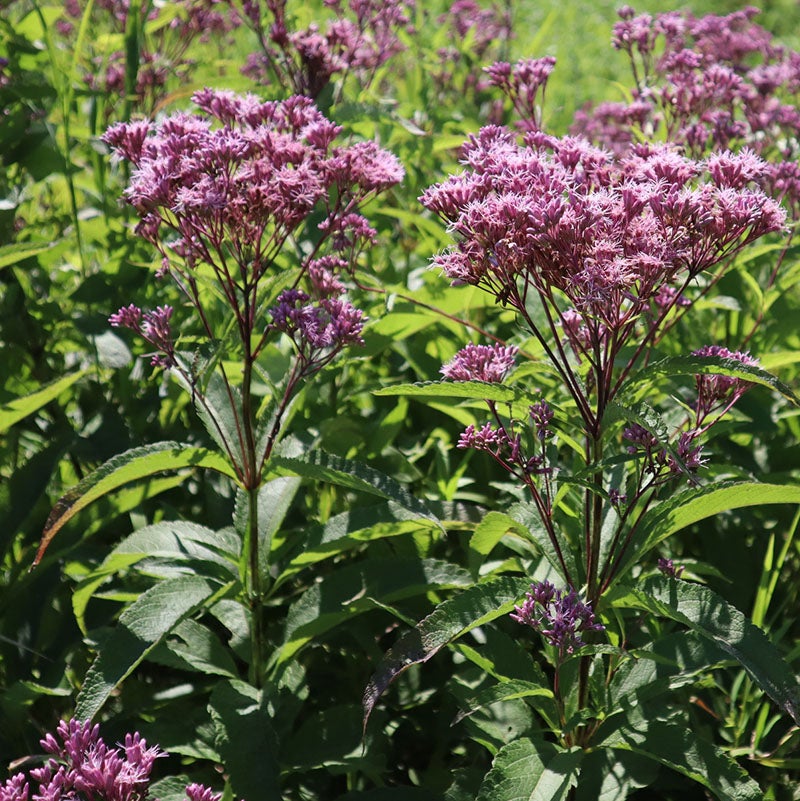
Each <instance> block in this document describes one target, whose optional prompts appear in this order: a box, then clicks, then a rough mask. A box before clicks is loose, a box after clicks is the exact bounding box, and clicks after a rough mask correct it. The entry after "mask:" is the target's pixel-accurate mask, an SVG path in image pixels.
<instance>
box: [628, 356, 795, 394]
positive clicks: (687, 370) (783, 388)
mask: <svg viewBox="0 0 800 801" xmlns="http://www.w3.org/2000/svg"><path fill="white" fill-rule="evenodd" d="M706 374H714V375H726V376H730V377H731V378H740V379H741V380H742V381H748V382H750V383H751V384H760V385H761V386H764V387H768V388H769V389H771V390H774V391H775V392H778V393H780V394H781V395H783V396H784V397H785V398H787V399H788V400H790V401H791V402H792V403H793V404H794V405H795V406H800V398H798V397H797V395H796V394H795V393H794V392H793V391H792V389H791V387H788V386H787V385H786V384H784V383H783V382H782V381H781V380H780V379H778V378H777V377H776V376H774V375H773V374H772V373H769V372H767V371H766V370H763V369H762V368H761V367H755V366H752V365H747V364H742V363H741V362H740V361H739V360H738V359H730V358H724V357H720V356H670V357H669V358H666V359H661V360H660V361H658V362H655V363H654V364H651V365H648V366H647V367H645V368H643V369H642V370H639V371H638V372H637V373H636V374H635V375H633V376H631V378H630V379H629V380H628V381H627V382H626V384H625V388H624V389H623V392H626V391H627V390H628V389H629V388H632V387H635V385H636V384H641V383H643V382H646V381H651V380H652V379H654V378H657V377H660V376H665V375H667V376H676V375H706Z"/></svg>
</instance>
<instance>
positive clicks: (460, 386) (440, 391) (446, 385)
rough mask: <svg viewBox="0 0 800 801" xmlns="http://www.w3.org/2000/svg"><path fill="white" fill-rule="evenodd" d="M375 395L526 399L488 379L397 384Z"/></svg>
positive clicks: (378, 391) (384, 388)
mask: <svg viewBox="0 0 800 801" xmlns="http://www.w3.org/2000/svg"><path fill="white" fill-rule="evenodd" d="M373 394H375V395H404V396H406V397H414V398H465V399H471V400H490V401H497V402H499V403H513V402H514V401H521V400H524V398H525V395H524V393H522V392H520V390H518V389H515V388H514V387H510V386H508V385H506V384H494V383H488V382H486V381H424V382H422V383H416V384H397V385H396V386H392V387H383V388H381V389H376V390H374V392H373Z"/></svg>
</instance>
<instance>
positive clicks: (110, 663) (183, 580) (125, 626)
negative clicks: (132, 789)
mask: <svg viewBox="0 0 800 801" xmlns="http://www.w3.org/2000/svg"><path fill="white" fill-rule="evenodd" d="M224 590H225V588H224V587H223V588H222V589H221V588H220V585H219V584H217V583H212V582H210V581H207V580H206V579H203V578H199V577H197V576H180V577H179V578H175V579H167V580H165V581H160V582H159V583H158V584H156V585H155V586H154V587H151V588H150V589H149V590H147V591H146V592H145V593H143V594H142V595H141V596H140V597H139V598H138V599H137V600H136V601H135V602H134V603H132V604H131V605H130V606H129V607H128V608H127V609H126V610H125V611H124V612H123V613H122V615H120V618H119V623H118V625H117V627H116V628H115V629H114V631H113V632H112V633H111V636H110V637H109V638H108V639H107V640H106V641H105V642H104V643H103V645H102V646H101V648H100V651H99V653H98V655H97V658H96V659H95V660H94V662H93V663H92V666H91V667H90V668H89V672H88V673H87V674H86V678H85V679H84V682H83V686H82V687H81V691H80V693H78V699H77V701H76V705H75V715H76V717H77V718H78V719H80V720H89V719H91V718H93V717H94V716H95V715H96V714H97V712H98V711H99V710H100V708H101V707H102V706H103V704H104V703H105V702H106V700H107V698H108V696H109V695H111V692H112V691H113V690H114V688H115V687H116V686H117V685H118V684H119V683H120V682H121V681H123V679H125V678H126V677H127V676H129V675H130V674H131V673H132V672H133V670H134V669H135V668H136V666H137V665H138V664H139V663H140V662H141V661H142V660H143V659H144V658H145V657H146V656H147V654H148V653H149V652H150V651H151V650H152V649H153V648H154V647H155V646H156V645H157V644H158V643H159V642H160V641H161V639H162V638H163V637H164V636H165V635H166V634H167V633H168V632H169V631H171V630H172V629H173V628H174V627H175V626H176V625H177V624H178V623H179V622H180V621H181V620H183V619H184V618H185V617H187V616H188V615H190V614H192V612H194V611H195V610H196V609H197V608H198V607H200V606H201V605H203V604H204V603H206V602H207V601H208V600H209V599H210V598H212V597H213V596H214V595H215V594H221V592H222V591H224Z"/></svg>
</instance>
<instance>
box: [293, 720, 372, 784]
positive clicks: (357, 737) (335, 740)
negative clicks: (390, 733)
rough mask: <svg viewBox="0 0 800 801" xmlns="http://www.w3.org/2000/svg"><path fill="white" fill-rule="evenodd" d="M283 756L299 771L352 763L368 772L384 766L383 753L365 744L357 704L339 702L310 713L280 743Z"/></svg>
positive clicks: (294, 769) (354, 766) (350, 765)
mask: <svg viewBox="0 0 800 801" xmlns="http://www.w3.org/2000/svg"><path fill="white" fill-rule="evenodd" d="M281 757H282V762H283V764H284V765H285V766H287V767H288V768H289V770H292V771H298V772H305V771H310V770H314V769H315V768H325V767H333V766H349V767H350V768H351V769H358V770H360V771H361V772H363V773H368V772H370V771H371V770H376V771H380V770H381V769H382V768H383V766H384V763H383V755H382V754H380V755H379V753H377V751H376V750H374V749H368V748H365V747H364V743H363V742H362V740H361V710H360V709H359V707H358V705H356V704H347V705H344V704H338V705H336V706H333V707H330V708H327V709H323V710H322V711H320V712H317V713H316V714H315V715H314V716H313V717H309V718H308V719H307V720H305V721H304V722H303V723H302V724H301V725H300V727H299V728H298V729H297V730H296V731H295V732H294V733H293V734H292V735H291V737H288V738H287V740H286V742H285V743H282V744H281ZM370 763H373V764H370Z"/></svg>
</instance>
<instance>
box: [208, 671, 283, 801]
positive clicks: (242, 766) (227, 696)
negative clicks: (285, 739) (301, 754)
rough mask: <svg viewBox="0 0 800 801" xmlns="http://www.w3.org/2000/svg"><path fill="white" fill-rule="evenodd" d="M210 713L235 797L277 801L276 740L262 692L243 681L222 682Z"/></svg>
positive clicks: (211, 704) (213, 693)
mask: <svg viewBox="0 0 800 801" xmlns="http://www.w3.org/2000/svg"><path fill="white" fill-rule="evenodd" d="M209 709H210V711H211V716H212V718H213V720H214V723H215V726H216V729H217V737H216V746H217V749H218V750H219V754H220V757H221V758H222V762H223V764H224V765H225V772H226V774H227V775H228V779H229V781H230V783H231V788H232V789H233V794H234V797H236V798H247V799H264V801H273V799H275V801H277V799H279V798H280V797H281V794H280V791H279V777H280V771H279V767H278V738H277V737H276V735H275V732H274V730H273V726H272V719H271V717H270V714H269V712H268V711H267V704H266V701H265V699H264V698H263V695H262V693H261V691H260V690H257V689H256V688H255V687H252V686H251V685H249V684H247V683H246V682H243V681H225V682H221V683H220V684H218V685H217V686H216V687H215V688H214V691H213V692H212V693H211V700H210V702H209Z"/></svg>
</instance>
